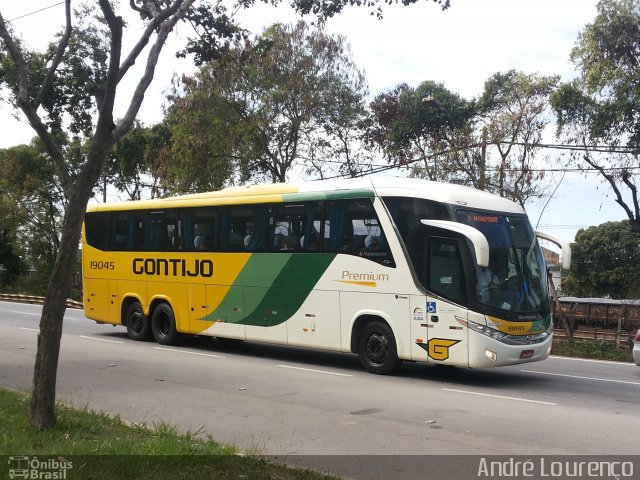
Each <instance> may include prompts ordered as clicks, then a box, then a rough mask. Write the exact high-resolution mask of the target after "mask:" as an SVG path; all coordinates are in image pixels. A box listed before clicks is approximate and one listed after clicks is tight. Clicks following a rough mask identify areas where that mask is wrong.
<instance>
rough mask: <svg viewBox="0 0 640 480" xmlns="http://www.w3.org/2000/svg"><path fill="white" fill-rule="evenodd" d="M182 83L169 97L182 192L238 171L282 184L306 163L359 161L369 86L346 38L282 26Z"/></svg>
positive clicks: (302, 24)
mask: <svg viewBox="0 0 640 480" xmlns="http://www.w3.org/2000/svg"><path fill="white" fill-rule="evenodd" d="M182 83H183V86H184V93H183V94H182V95H180V94H178V95H173V96H172V97H171V100H172V102H173V106H172V109H171V117H172V119H173V121H174V124H173V134H174V144H173V153H174V161H175V164H174V167H173V170H172V171H173V173H174V178H172V179H171V182H170V183H172V184H174V185H177V186H178V188H185V187H187V186H191V188H192V189H196V190H197V189H201V190H202V189H211V188H217V187H220V186H221V185H222V184H224V183H225V182H226V181H227V180H228V179H230V178H231V179H232V181H231V183H233V175H234V174H235V172H240V175H239V179H240V180H244V179H246V178H247V177H249V176H251V177H253V178H256V177H257V178H258V179H260V178H261V177H265V178H267V179H269V180H270V181H272V182H284V181H286V179H287V174H288V173H289V171H290V170H291V168H293V167H294V166H295V165H296V164H298V163H300V162H301V161H306V162H307V164H309V163H312V164H315V165H318V164H321V163H324V162H326V161H328V160H332V161H335V160H336V159H337V158H340V157H341V156H342V157H343V158H344V161H345V163H349V164H351V165H353V155H352V152H351V149H350V143H351V142H352V135H353V130H354V129H355V127H356V125H357V124H358V122H359V121H361V120H362V118H363V117H364V96H365V95H366V85H365V81H364V77H363V75H362V73H360V72H359V71H358V70H357V69H356V68H355V65H354V64H353V62H352V60H351V58H350V55H349V51H348V47H347V45H346V42H345V39H344V37H341V36H331V35H328V34H326V33H324V32H323V31H322V30H319V29H311V28H310V27H309V26H308V25H307V24H306V23H305V22H303V21H299V22H298V23H296V24H295V25H281V24H276V25H273V26H271V27H270V28H268V29H267V30H266V31H265V32H264V33H263V34H262V35H261V36H259V37H256V38H255V39H254V40H252V41H250V40H245V41H238V42H236V43H235V44H234V45H233V46H232V48H231V49H230V50H229V51H228V52H227V54H225V55H223V56H221V57H220V58H219V59H216V60H214V61H211V62H208V63H206V64H205V65H203V67H202V68H201V69H200V71H199V72H198V74H197V76H196V77H195V78H183V82H182ZM355 136H356V137H357V134H356V135H355ZM336 154H337V155H336ZM202 172H209V173H208V174H205V175H204V176H203V175H202Z"/></svg>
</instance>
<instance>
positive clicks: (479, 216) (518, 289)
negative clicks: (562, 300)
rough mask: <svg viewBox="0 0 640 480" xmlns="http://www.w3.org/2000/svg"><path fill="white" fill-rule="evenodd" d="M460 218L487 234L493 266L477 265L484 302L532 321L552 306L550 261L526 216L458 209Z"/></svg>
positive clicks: (478, 291)
mask: <svg viewBox="0 0 640 480" xmlns="http://www.w3.org/2000/svg"><path fill="white" fill-rule="evenodd" d="M456 214H457V217H458V221H460V222H462V223H465V224H467V225H470V226H472V227H474V228H476V229H478V230H479V231H480V232H482V233H483V234H484V236H485V237H486V238H487V241H488V242H489V266H488V267H479V266H477V265H476V267H475V268H476V285H475V287H476V288H475V290H476V292H475V293H476V296H477V301H478V302H479V303H480V304H481V305H485V306H487V307H490V308H492V309H499V310H503V311H507V312H508V314H509V317H515V319H519V320H527V321H530V320H532V319H534V318H536V317H538V315H547V314H548V313H549V310H550V300H549V291H548V283H547V273H546V265H545V263H544V259H543V256H542V252H541V251H540V248H539V247H538V244H537V241H536V237H535V234H534V232H533V229H532V228H531V225H530V224H529V221H528V219H527V217H526V216H518V215H512V216H508V215H500V214H495V213H487V212H479V211H473V210H458V211H457V212H456Z"/></svg>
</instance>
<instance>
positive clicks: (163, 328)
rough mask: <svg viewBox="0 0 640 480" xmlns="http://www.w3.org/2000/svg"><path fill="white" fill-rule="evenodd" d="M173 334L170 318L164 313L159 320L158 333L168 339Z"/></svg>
mask: <svg viewBox="0 0 640 480" xmlns="http://www.w3.org/2000/svg"><path fill="white" fill-rule="evenodd" d="M170 332H171V322H170V321H169V316H168V315H167V314H166V313H162V314H161V315H159V318H158V333H160V335H162V336H163V337H166V336H167V335H169V333H170Z"/></svg>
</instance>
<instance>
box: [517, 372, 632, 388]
mask: <svg viewBox="0 0 640 480" xmlns="http://www.w3.org/2000/svg"><path fill="white" fill-rule="evenodd" d="M520 371H521V372H527V373H537V374H538V375H553V376H554V377H569V378H579V379H580V380H595V381H598V382H612V383H626V384H628V385H640V383H639V382H627V381H625V380H613V379H611V378H596V377H582V376H580V375H567V374H565V373H551V372H536V371H535V370H520Z"/></svg>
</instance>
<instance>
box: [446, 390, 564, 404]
mask: <svg viewBox="0 0 640 480" xmlns="http://www.w3.org/2000/svg"><path fill="white" fill-rule="evenodd" d="M442 390H444V391H445V392H456V393H467V394H469V395H478V396H480V397H491V398H502V399H503V400H516V401H518V402H527V403H539V404H541V405H557V403H553V402H543V401H541V400H530V399H528V398H520V397H506V396H504V395H493V394H491V393H481V392H470V391H469V390H456V389H455V388H443V389H442Z"/></svg>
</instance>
